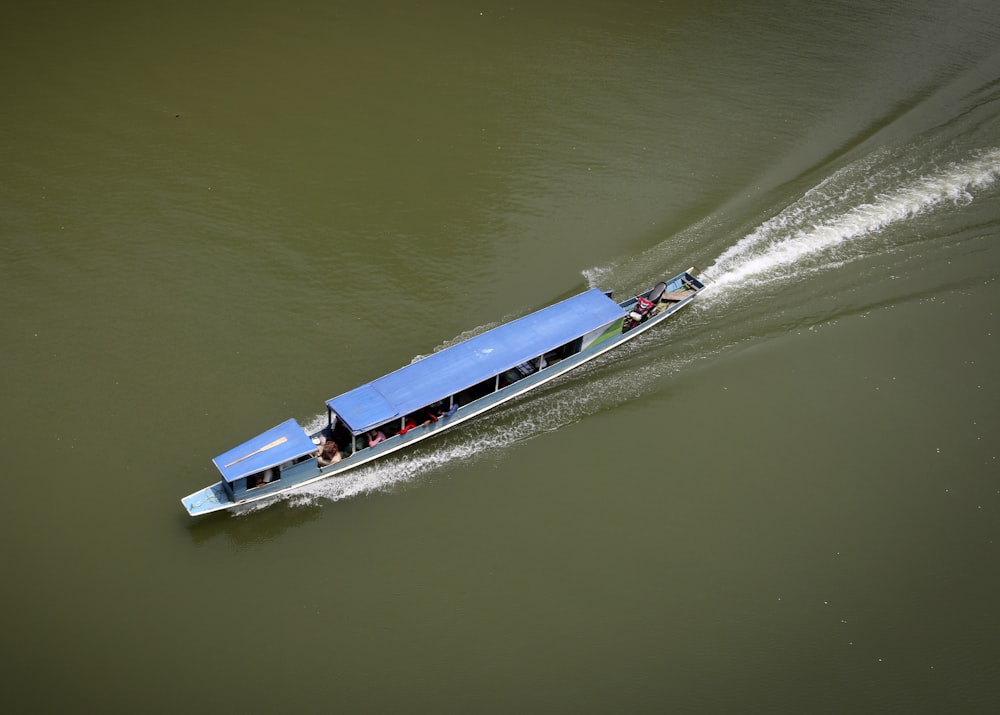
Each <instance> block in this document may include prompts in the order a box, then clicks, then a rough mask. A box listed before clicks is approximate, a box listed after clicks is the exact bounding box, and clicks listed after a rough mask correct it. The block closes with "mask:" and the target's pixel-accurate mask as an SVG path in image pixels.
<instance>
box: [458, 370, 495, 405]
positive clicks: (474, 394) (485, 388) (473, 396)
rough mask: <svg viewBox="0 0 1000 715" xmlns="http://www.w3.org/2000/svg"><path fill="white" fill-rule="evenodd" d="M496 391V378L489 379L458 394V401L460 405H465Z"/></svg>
mask: <svg viewBox="0 0 1000 715" xmlns="http://www.w3.org/2000/svg"><path fill="white" fill-rule="evenodd" d="M496 389H497V379H496V377H491V378H489V379H487V380H483V381H482V382H480V383H479V384H478V385H473V386H472V387H470V388H468V389H465V390H462V391H461V392H460V393H458V396H457V397H458V400H459V402H460V403H461V404H463V405H467V404H469V403H470V402H473V401H474V400H478V399H479V398H480V397H486V396H487V395H489V394H490V393H491V392H496Z"/></svg>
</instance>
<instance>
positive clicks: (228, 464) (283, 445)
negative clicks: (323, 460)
mask: <svg viewBox="0 0 1000 715" xmlns="http://www.w3.org/2000/svg"><path fill="white" fill-rule="evenodd" d="M315 451H316V445H314V444H313V442H312V440H311V439H309V436H308V435H307V434H306V432H305V430H304V429H302V427H301V425H299V423H298V422H296V421H295V420H288V421H287V422H282V423H281V424H280V425H278V426H277V427H272V428H271V429H269V430H268V431H267V432H264V433H262V434H259V435H257V436H256V437H254V438H253V439H251V440H249V441H247V442H244V443H243V444H241V445H240V446H239V447H234V448H233V449H231V450H229V451H228V452H223V453H222V454H220V455H219V456H218V457H216V458H215V459H213V460H212V461H213V462H215V466H216V467H218V468H219V471H220V472H222V476H223V478H224V479H225V480H226V481H227V482H230V483H231V482H235V481H236V480H237V479H242V478H243V477H245V476H247V475H248V474H255V473H257V472H262V471H264V470H265V469H270V468H271V467H274V466H276V465H278V464H281V463H282V462H287V461H289V460H292V459H295V458H296V457H301V456H302V455H304V454H309V453H310V452H315Z"/></svg>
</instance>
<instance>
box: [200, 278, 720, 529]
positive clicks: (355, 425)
mask: <svg viewBox="0 0 1000 715" xmlns="http://www.w3.org/2000/svg"><path fill="white" fill-rule="evenodd" d="M697 275H698V272H697V271H696V269H694V268H689V269H688V270H687V271H685V272H684V273H681V274H680V275H678V276H675V277H674V278H672V279H670V280H669V281H663V282H661V283H657V284H656V285H655V286H654V287H652V288H650V289H649V290H648V291H646V292H644V293H641V294H639V295H637V296H634V297H632V298H629V299H628V300H626V301H625V302H623V303H616V302H615V301H614V300H613V299H612V297H611V293H610V292H607V293H606V292H602V291H600V290H598V289H596V288H594V289H591V290H588V291H586V292H584V293H581V294H579V295H577V296H574V297H572V298H569V299H567V300H564V301H562V302H560V303H556V304H555V305H551V306H549V307H548V308H543V309H542V310H539V311H537V312H535V313H531V314H530V315H526V316H524V317H523V318H518V319H516V320H513V321H511V322H509V323H506V324H504V325H501V326H499V327H497V328H493V329H492V330H489V331H487V332H485V333H482V334H480V335H477V336H475V337H472V338H469V339H468V340H465V341H463V342H461V343H458V344H456V345H452V346H450V347H448V348H445V349H443V350H440V351H439V352H436V353H433V354H432V355H428V356H427V357H425V358H422V359H421V360H418V361H416V362H414V363H411V364H410V365H407V366H406V367H403V368H400V369H399V370H396V371H395V372H392V373H389V374H388V375H385V376H384V377H380V378H379V379H377V380H374V381H373V382H369V383H367V384H365V385H361V386H360V387H357V388H355V389H353V390H351V391H350V392H345V393H344V394H342V395H338V396H337V397H334V398H331V399H330V400H327V402H326V407H327V424H326V426H325V427H323V428H322V429H320V430H318V431H316V432H315V433H313V434H309V433H308V432H307V431H306V430H305V429H303V428H302V426H301V425H299V423H298V422H296V421H295V420H294V419H291V420H288V421H287V422H283V423H281V424H280V425H278V426H276V427H273V428H271V429H269V430H267V431H266V432H264V433H262V434H260V435H258V436H256V437H254V438H253V439H251V440H249V441H247V442H244V443H243V444H241V445H239V446H238V447H234V448H233V449H231V450H229V451H228V452H223V453H222V454H220V455H219V456H218V457H216V458H215V459H214V460H212V461H213V462H214V463H215V466H216V467H217V468H218V469H219V471H220V472H221V473H222V480H221V481H219V482H218V483H216V484H214V485H212V486H210V487H206V488H205V489H202V490H200V491H197V492H195V493H194V494H191V495H190V496H186V497H184V498H183V499H182V500H181V502H182V503H183V504H184V507H185V508H186V509H187V510H188V513H190V514H191V515H192V516H199V515H202V514H208V513H210V512H213V511H219V510H221V509H231V508H233V507H236V506H240V505H243V504H249V503H250V502H255V501H258V500H260V499H266V498H269V497H275V496H277V495H280V494H285V493H287V492H290V491H292V490H294V489H298V488H300V487H303V486H305V485H307V484H312V483H314V482H316V481H319V480H320V479H327V478H329V477H335V476H337V475H340V474H343V473H344V472H346V471H347V470H349V469H353V468H354V467H358V466H360V465H362V464H366V463H368V462H371V461H373V460H375V459H379V458H380V457H384V456H385V455H387V454H389V453H391V452H395V451H396V450H399V449H403V448H404V447H409V446H410V445H412V444H414V443H415V442H419V441H421V440H423V439H427V438H428V437H430V436H432V435H435V434H438V433H439V432H442V431H444V430H446V429H450V428H452V427H454V426H456V425H458V424H461V423H462V422H465V421H466V420H469V419H472V418H473V417H475V416H476V415H480V414H482V413H483V412H486V411H487V410H490V409H493V408H494V407H496V406H497V405H500V404H502V403H504V402H506V401H508V400H511V399H513V398H515V397H517V396H519V395H523V394H524V393H526V392H528V391H529V390H532V389H534V388H536V387H538V386H539V385H542V384H544V383H546V382H549V381H550V380H553V379H554V378H556V377H559V376H560V375H563V374H565V373H567V372H569V371H570V370H572V369H574V368H577V367H579V366H580V365H582V364H583V363H585V362H587V361H589V360H593V359H594V358H596V357H597V356H598V355H601V354H603V353H605V352H607V351H609V350H612V349H613V348H616V347H618V346H619V345H622V344H623V343H625V342H627V341H629V340H632V339H633V338H635V337H637V336H638V335H640V334H641V333H643V332H645V331H646V330H648V329H650V328H652V327H653V326H654V325H656V324H658V323H660V322H662V321H664V320H666V319H667V318H669V317H670V316H671V315H673V314H674V313H676V312H677V311H678V310H680V309H681V308H683V307H685V306H686V305H688V304H690V302H691V300H692V299H693V298H694V296H695V295H696V294H697V293H698V292H699V291H701V290H702V289H703V288H704V287H705V285H704V284H703V283H702V282H701V281H700V280H698V278H697V277H696V276H697Z"/></svg>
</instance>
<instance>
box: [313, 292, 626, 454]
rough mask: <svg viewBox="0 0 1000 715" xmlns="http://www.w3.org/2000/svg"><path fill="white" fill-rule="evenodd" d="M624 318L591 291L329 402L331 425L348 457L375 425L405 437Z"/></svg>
mask: <svg viewBox="0 0 1000 715" xmlns="http://www.w3.org/2000/svg"><path fill="white" fill-rule="evenodd" d="M624 318H625V311H624V310H623V309H622V307H621V306H619V305H618V304H617V303H615V302H614V301H613V300H612V299H611V296H610V295H609V294H608V293H604V292H602V291H600V290H597V289H596V288H595V289H592V290H589V291H587V292H585V293H581V294H580V295H577V296H574V297H573V298H569V299H567V300H564V301H562V302H560V303H556V304H555V305H552V306H549V307H548V308H543V309H542V310H540V311H537V312H535V313H532V314H530V315H526V316H524V317H523V318H519V319H517V320H514V321H512V322H510V323H507V324H505V325H501V326H499V327H497V328H493V329H492V330H489V331H487V332H485V333H482V334H481V335H477V336H475V337H473V338H470V339H469V340H466V341H464V342H462V343H459V344H457V345H452V346H450V347H448V348H445V349H444V350H441V351H439V352H436V353H433V354H431V355H428V356H427V357H425V358H422V359H421V360H419V361H417V362H414V363H411V364H410V365H407V366H406V367H403V368H400V369H399V370H396V371H395V372H393V373H390V374H388V375H386V376H384V377H381V378H379V379H377V380H375V381H373V382H370V383H368V384H365V385H361V386H360V387H358V388H355V389H354V390H351V391H350V392H346V393H344V394H343V395H340V396H338V397H334V398H332V399H330V400H328V401H327V403H326V404H327V410H328V415H329V427H328V429H329V430H331V432H332V436H333V438H334V440H335V441H337V444H338V445H340V446H341V449H344V448H345V447H346V450H345V451H346V452H347V455H346V456H350V455H351V454H353V453H354V452H355V451H357V450H359V449H365V448H367V447H368V446H369V443H368V438H367V435H368V434H369V433H370V432H372V431H373V430H374V431H376V432H381V433H382V434H383V435H384V436H385V438H386V439H390V438H392V437H396V436H405V435H406V433H407V432H408V431H409V430H410V429H412V428H413V427H416V426H421V425H423V424H428V423H433V422H436V421H437V420H438V419H440V418H441V417H445V416H450V415H452V414H454V413H455V412H456V411H457V410H459V409H463V410H464V408H466V407H468V406H470V405H472V404H473V403H476V402H478V401H480V400H485V399H486V398H488V397H489V396H491V395H493V394H495V393H497V392H500V391H503V390H504V389H505V388H507V387H510V386H511V385H513V384H514V383H516V382H519V381H521V380H523V379H526V378H529V377H533V376H536V375H538V374H539V373H541V372H544V371H545V369H546V368H548V367H550V366H552V365H554V364H555V363H557V362H559V361H561V360H565V359H567V358H570V357H572V356H574V355H576V354H578V353H580V352H582V351H584V350H586V349H587V348H590V347H592V346H594V345H595V344H596V343H599V342H602V341H604V340H607V339H610V338H612V337H614V336H616V335H620V334H621V331H622V323H623V321H624ZM536 379H537V378H536Z"/></svg>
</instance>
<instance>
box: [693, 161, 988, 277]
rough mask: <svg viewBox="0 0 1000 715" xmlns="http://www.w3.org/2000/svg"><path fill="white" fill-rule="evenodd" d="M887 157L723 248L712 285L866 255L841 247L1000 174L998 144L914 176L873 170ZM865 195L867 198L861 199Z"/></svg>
mask: <svg viewBox="0 0 1000 715" xmlns="http://www.w3.org/2000/svg"><path fill="white" fill-rule="evenodd" d="M882 158H883V157H882V156H880V155H872V156H871V157H869V158H867V159H866V160H865V161H863V162H859V163H858V164H855V165H852V166H849V167H847V168H845V169H843V170H841V171H840V172H837V173H836V174H834V175H833V176H831V177H829V178H828V179H827V180H826V181H824V182H823V183H822V184H820V185H819V186H817V187H816V188H815V189H813V190H812V191H810V192H808V193H807V194H806V195H805V196H803V197H802V199H801V200H800V201H798V202H796V203H795V204H793V205H791V206H789V207H788V208H787V209H785V210H784V211H782V212H781V213H779V214H778V215H777V216H775V217H774V218H772V219H770V220H768V221H766V222H765V223H763V224H761V225H760V226H759V227H758V228H757V229H756V230H754V231H753V232H752V233H750V234H749V235H747V236H745V237H743V238H742V239H740V240H739V241H737V242H736V243H735V244H734V245H733V246H731V247H730V248H728V249H727V250H726V251H724V252H723V253H722V254H721V255H720V256H719V257H718V259H716V261H715V263H714V264H712V266H710V267H709V269H708V270H707V271H706V272H705V275H706V277H708V278H709V279H711V280H712V285H711V287H712V289H713V290H717V289H719V288H721V287H725V286H726V285H729V284H740V285H746V284H755V283H757V284H759V283H766V282H770V281H771V280H775V279H778V278H781V277H783V276H784V275H787V274H788V273H789V271H790V270H791V269H792V268H793V267H794V268H796V269H798V268H799V267H801V266H802V264H803V263H806V264H807V265H806V266H805V267H806V268H808V267H809V266H808V262H809V261H810V260H812V259H814V258H816V257H818V256H821V257H823V258H824V259H825V260H827V261H828V262H829V265H831V266H834V265H838V264H839V263H840V262H843V261H845V260H850V259H851V258H853V257H857V256H858V255H859V254H858V253H857V252H854V253H853V254H847V255H841V256H838V254H837V250H838V248H840V247H842V246H845V245H846V244H852V243H855V242H857V241H858V240H859V239H862V238H866V237H872V236H875V235H877V234H878V233H879V232H880V231H882V230H883V229H885V228H886V227H888V226H890V225H892V224H895V223H898V222H901V221H905V220H909V219H913V218H915V217H916V216H919V215H921V214H924V213H926V212H928V211H931V210H932V209H935V208H937V207H938V206H940V205H942V204H947V203H952V204H957V205H962V204H966V203H969V202H971V201H972V200H973V192H975V191H981V190H983V189H986V188H989V187H990V186H992V185H993V184H994V183H995V182H996V181H997V179H998V178H1000V149H996V148H994V149H989V150H985V151H981V152H978V153H977V154H975V155H974V156H972V157H971V158H970V159H968V160H967V161H964V162H961V163H953V164H949V165H948V166H946V167H944V168H942V169H939V170H936V171H932V172H928V173H923V174H920V175H918V176H916V177H915V178H909V177H908V176H903V177H900V176H899V173H900V172H901V170H900V169H899V168H898V167H894V166H892V165H890V166H889V167H885V168H882V169H879V170H874V171H872V169H873V167H874V166H875V165H876V164H877V163H878V162H879V161H880V160H881V159H882ZM870 194H874V195H871V196H870V197H869V196H868V195H870ZM861 197H866V200H863V201H860V202H858V199H860V198H861ZM841 207H847V208H841Z"/></svg>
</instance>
